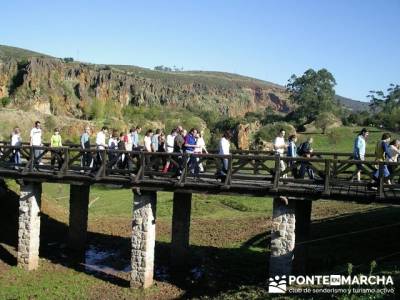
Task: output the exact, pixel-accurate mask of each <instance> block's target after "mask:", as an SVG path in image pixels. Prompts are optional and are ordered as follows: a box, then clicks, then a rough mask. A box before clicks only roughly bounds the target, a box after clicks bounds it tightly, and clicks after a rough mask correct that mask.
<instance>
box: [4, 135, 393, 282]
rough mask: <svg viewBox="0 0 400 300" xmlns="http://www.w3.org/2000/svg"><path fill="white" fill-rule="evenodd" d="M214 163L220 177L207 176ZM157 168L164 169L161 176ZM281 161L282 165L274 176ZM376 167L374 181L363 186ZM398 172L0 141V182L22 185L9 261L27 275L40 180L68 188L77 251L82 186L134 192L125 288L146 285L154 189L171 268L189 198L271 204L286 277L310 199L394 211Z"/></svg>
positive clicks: (33, 260)
mask: <svg viewBox="0 0 400 300" xmlns="http://www.w3.org/2000/svg"><path fill="white" fill-rule="evenodd" d="M16 151H17V152H18V153H20V156H21V160H20V162H19V163H15V160H14V159H13V158H14V156H15V152H16ZM35 153H36V157H35ZM51 155H53V157H54V158H55V160H56V163H55V165H54V166H52V165H51V164H50V156H51ZM223 160H225V162H226V163H227V166H228V169H227V172H226V173H224V174H223V176H221V174H219V175H218V176H216V174H218V173H219V171H218V170H220V169H221V164H222V161H223ZM58 161H59V162H60V164H59V165H58V164H57V162H58ZM121 161H124V164H121V163H120V162H121ZM166 161H170V163H171V166H172V168H171V171H168V172H166V173H164V172H162V166H163V164H164V163H165V162H166ZM193 161H196V162H197V163H201V164H202V166H203V168H204V172H200V173H196V172H194V170H193V164H190V163H189V162H193ZM281 161H283V162H284V163H285V165H286V166H287V167H286V169H285V170H283V171H282V169H281ZM85 162H86V163H85ZM197 163H196V164H197ZM301 165H303V166H306V167H307V168H309V169H310V170H312V172H313V174H314V178H304V177H303V178H301V176H298V175H297V174H298V172H296V170H298V169H299V168H300V166H301ZM385 165H387V166H390V168H391V170H392V172H391V181H392V184H387V183H385V178H384V177H383V173H384V172H383V169H384V167H385ZM288 166H291V167H288ZM357 167H358V168H361V169H362V176H363V177H362V180H361V181H360V182H358V181H356V180H355V177H356V176H355V174H356V171H357ZM177 170H180V173H179V174H178V175H179V176H177ZM376 170H379V177H378V178H377V180H375V181H374V182H372V181H373V179H372V173H373V172H375V171H376ZM399 175H400V164H399V163H388V162H375V161H373V160H372V157H371V156H369V155H367V160H366V161H358V160H352V158H351V154H349V153H329V152H315V153H314V155H313V158H301V157H298V158H289V157H285V156H277V155H274V154H273V153H271V152H262V151H235V152H233V153H232V154H230V155H218V154H213V153H211V154H189V153H183V154H182V153H148V152H143V151H130V152H129V151H120V150H96V149H90V150H83V149H81V148H80V147H79V145H70V146H69V147H60V148H50V147H48V146H44V147H31V146H28V145H23V146H20V147H12V146H10V145H8V144H7V143H1V142H0V178H13V179H16V180H18V181H19V182H20V183H21V198H20V216H19V224H20V229H19V232H18V234H19V244H18V264H19V265H20V266H22V267H24V268H26V269H35V268H37V266H38V257H39V256H38V251H39V233H40V215H39V212H40V199H41V183H43V182H51V183H63V184H70V185H71V189H70V222H69V226H70V233H69V240H70V247H71V248H72V249H75V250H77V251H83V250H84V248H85V241H86V231H87V216H88V201H89V193H90V185H92V184H107V185H117V186H120V187H122V188H131V189H132V190H133V192H134V208H133V223H132V273H131V285H132V286H135V287H148V286H150V285H151V283H152V280H153V263H154V243H155V219H156V210H155V207H156V201H157V191H170V192H173V193H174V199H173V221H172V223H173V224H172V245H171V248H172V252H171V261H172V264H173V265H174V266H176V267H180V266H182V265H184V264H185V260H186V257H187V249H188V246H189V227H190V210H191V196H192V193H203V194H235V195H242V194H243V195H252V196H258V197H266V196H271V197H273V198H274V215H273V222H275V223H274V224H275V227H274V228H275V229H274V228H273V229H272V242H271V258H270V273H271V274H288V273H290V272H291V270H292V260H293V251H294V245H295V240H294V237H295V233H296V242H297V241H301V240H304V239H305V238H306V237H307V235H308V229H307V228H308V227H309V222H310V215H311V201H310V200H317V199H332V200H342V201H357V202H360V203H371V202H379V203H391V204H399V203H400V184H399ZM282 199H285V201H281V200H282ZM295 200H296V201H295ZM282 215H286V216H287V218H282ZM294 223H296V225H294ZM282 228H285V229H284V230H285V234H282V232H281V231H282V230H283V229H282ZM282 239H286V240H285V241H286V243H282ZM278 240H281V241H280V242H277V241H278ZM282 244H284V245H286V247H283V246H281V245H282ZM282 247H283V248H282ZM298 250H299V249H297V250H296V251H297V253H300V252H299V251H298ZM300 256H301V255H299V257H298V258H299V259H300ZM303 260H304V259H303Z"/></svg>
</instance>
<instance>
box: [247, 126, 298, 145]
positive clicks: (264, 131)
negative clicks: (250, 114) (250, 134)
mask: <svg viewBox="0 0 400 300" xmlns="http://www.w3.org/2000/svg"><path fill="white" fill-rule="evenodd" d="M280 129H283V130H285V131H286V136H289V135H291V134H295V133H296V129H295V128H294V127H293V125H291V124H289V123H286V122H276V123H273V124H268V125H265V126H263V127H261V128H260V130H259V131H258V132H257V133H256V135H255V137H256V139H261V140H263V141H268V142H271V141H273V140H274V138H275V137H276V136H277V135H278V133H279V130H280Z"/></svg>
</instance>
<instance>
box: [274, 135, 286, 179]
mask: <svg viewBox="0 0 400 300" xmlns="http://www.w3.org/2000/svg"><path fill="white" fill-rule="evenodd" d="M285 134H286V132H285V130H284V129H283V128H281V129H280V130H279V134H278V136H277V137H276V138H275V140H274V150H275V155H278V156H280V157H282V156H283V155H284V153H285V150H286V148H287V145H286V143H285ZM279 167H280V171H281V173H282V172H284V171H285V170H286V164H285V162H284V161H283V160H281V159H280V160H279ZM283 177H284V178H286V177H287V175H286V174H285V175H283Z"/></svg>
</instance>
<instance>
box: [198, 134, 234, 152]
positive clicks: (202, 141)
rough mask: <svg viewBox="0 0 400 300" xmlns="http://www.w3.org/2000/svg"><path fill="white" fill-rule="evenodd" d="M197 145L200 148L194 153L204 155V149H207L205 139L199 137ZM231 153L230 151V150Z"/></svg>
mask: <svg viewBox="0 0 400 300" xmlns="http://www.w3.org/2000/svg"><path fill="white" fill-rule="evenodd" d="M196 145H197V146H198V147H196V148H194V152H196V153H203V149H204V148H205V147H206V142H205V141H204V139H203V138H202V137H199V138H198V139H197V140H196ZM228 151H229V150H228Z"/></svg>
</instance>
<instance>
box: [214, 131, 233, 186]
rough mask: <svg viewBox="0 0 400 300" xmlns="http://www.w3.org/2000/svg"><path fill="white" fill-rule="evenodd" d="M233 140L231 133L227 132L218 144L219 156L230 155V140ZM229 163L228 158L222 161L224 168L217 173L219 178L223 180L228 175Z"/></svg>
mask: <svg viewBox="0 0 400 300" xmlns="http://www.w3.org/2000/svg"><path fill="white" fill-rule="evenodd" d="M231 138H232V134H231V133H230V131H225V133H224V135H223V136H222V138H221V139H220V141H219V144H218V154H219V155H229V154H230V146H231V145H230V140H231ZM228 163H229V160H228V159H227V158H223V159H222V168H221V169H220V170H219V171H218V172H217V178H220V179H221V180H223V179H224V178H225V177H226V174H227V173H228Z"/></svg>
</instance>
